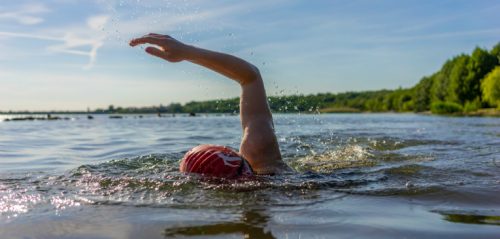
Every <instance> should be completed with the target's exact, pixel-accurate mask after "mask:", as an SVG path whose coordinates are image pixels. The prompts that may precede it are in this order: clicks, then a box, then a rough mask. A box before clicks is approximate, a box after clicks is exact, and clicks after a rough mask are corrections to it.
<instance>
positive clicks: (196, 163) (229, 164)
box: [180, 144, 253, 179]
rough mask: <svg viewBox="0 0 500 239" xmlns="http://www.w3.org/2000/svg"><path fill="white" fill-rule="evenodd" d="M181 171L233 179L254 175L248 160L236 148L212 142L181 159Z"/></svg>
mask: <svg viewBox="0 0 500 239" xmlns="http://www.w3.org/2000/svg"><path fill="white" fill-rule="evenodd" d="M180 171H181V172H185V173H198V174H202V175H205V176H210V177H219V178H231V179H234V178H241V177H250V176H252V175H253V171H252V168H251V167H250V165H249V164H248V162H247V161H246V160H245V159H243V158H242V157H241V156H240V155H239V154H238V153H236V152H235V151H234V150H232V149H230V148H228V147H225V146H218V145H210V144H203V145H199V146H196V147H194V148H192V149H191V150H189V151H188V152H187V153H186V155H184V158H183V159H182V161H181V165H180Z"/></svg>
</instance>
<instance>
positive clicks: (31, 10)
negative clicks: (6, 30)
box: [0, 3, 50, 25]
mask: <svg viewBox="0 0 500 239" xmlns="http://www.w3.org/2000/svg"><path fill="white" fill-rule="evenodd" d="M49 11H50V10H49V9H48V8H47V7H46V6H45V5H43V4H41V3H32V4H28V5H24V6H21V7H20V8H18V9H17V10H14V11H3V12H0V20H7V21H15V22H17V23H19V24H22V25H36V24H39V23H41V22H43V21H44V18H42V17H40V16H38V15H40V14H43V13H47V12H49Z"/></svg>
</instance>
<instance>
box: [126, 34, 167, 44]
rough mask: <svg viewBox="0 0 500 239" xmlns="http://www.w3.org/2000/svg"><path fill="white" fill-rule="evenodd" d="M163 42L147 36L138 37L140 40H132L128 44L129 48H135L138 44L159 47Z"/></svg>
mask: <svg viewBox="0 0 500 239" xmlns="http://www.w3.org/2000/svg"><path fill="white" fill-rule="evenodd" d="M163 41H164V39H160V38H156V37H151V36H149V37H140V38H136V39H132V40H131V41H130V43H129V44H130V46H137V45H140V44H146V43H149V44H153V45H157V46H161V45H163Z"/></svg>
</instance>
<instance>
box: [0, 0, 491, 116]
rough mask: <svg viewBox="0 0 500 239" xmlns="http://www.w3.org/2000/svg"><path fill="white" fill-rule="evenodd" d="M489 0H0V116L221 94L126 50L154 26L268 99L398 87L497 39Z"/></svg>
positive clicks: (222, 87) (188, 73)
mask: <svg viewBox="0 0 500 239" xmlns="http://www.w3.org/2000/svg"><path fill="white" fill-rule="evenodd" d="M499 12H500V2H499V1H486V0H484V1H482V0H478V1H469V0H467V1H463V0H441V1H437V0H418V1H410V0H408V1H397V0H377V1H372V0H361V1H360V0H349V1H347V0H343V1H337V0H330V1H305V0H304V1H295V0H288V1H285V0H276V1H272V0H267V1H266V0H262V1H261V0H253V1H218V0H158V1H147V0H123V1H120V0H85V1H84V0H81V1H77V0H45V1H34V0H32V1H24V0H17V1H2V4H1V5H0V83H1V85H0V111H7V110H66V109H67V110H85V109H87V107H90V108H91V109H95V108H97V107H107V105H109V104H114V105H115V106H150V105H159V104H164V105H166V104H169V103H171V102H182V103H184V102H187V101H190V100H205V99H217V98H229V97H234V96H237V95H238V94H239V87H238V86H237V85H236V84H235V83H234V82H232V81H230V80H226V79H224V78H223V77H221V76H218V75H217V74H214V73H212V72H210V71H208V70H205V69H202V68H200V67H197V66H194V65H192V64H190V63H187V62H182V63H177V64H171V63H167V62H162V61H161V60H159V59H155V58H152V57H149V56H148V55H146V54H145V53H144V52H143V51H142V49H140V48H130V47H129V46H128V41H129V39H130V38H132V37H137V36H141V35H144V34H147V33H149V32H156V33H165V34H170V35H171V36H173V37H175V38H178V39H180V40H183V41H185V42H187V43H189V44H194V45H197V46H200V47H206V48H210V49H213V50H218V51H223V52H227V53H231V54H235V55H237V56H240V57H242V58H244V59H246V60H248V61H250V62H252V63H253V64H255V65H257V66H258V67H259V68H260V70H261V73H262V74H263V77H264V80H265V82H266V87H267V91H268V95H283V94H296V93H302V94H309V93H319V92H344V91H361V90H376V89H383V88H385V89H394V88H397V87H399V86H402V87H410V86H413V85H414V84H416V83H417V82H418V81H419V80H420V78H421V77H422V76H424V75H429V74H431V73H433V72H435V71H436V70H438V69H439V68H440V67H441V65H442V64H443V63H444V61H445V60H446V59H448V58H450V57H452V56H454V55H457V54H460V53H469V52H471V51H472V49H473V48H474V47H475V46H480V47H485V48H488V49H489V48H491V47H492V46H493V45H494V44H496V43H497V42H498V41H500V17H498V13H499Z"/></svg>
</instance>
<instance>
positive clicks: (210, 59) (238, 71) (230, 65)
mask: <svg viewBox="0 0 500 239" xmlns="http://www.w3.org/2000/svg"><path fill="white" fill-rule="evenodd" d="M186 52H187V53H186V58H185V60H187V61H190V62H192V63H195V64H198V65H201V66H204V67H206V68H209V69H211V70H213V71H215V72H218V73H220V74H222V75H224V76H226V77H228V78H230V79H233V80H235V81H237V82H238V83H240V85H242V86H244V85H246V84H249V83H251V82H254V81H256V80H258V81H261V77H260V73H259V70H258V69H257V67H255V66H254V65H252V64H250V63H248V62H247V61H245V60H243V59H240V58H238V57H235V56H232V55H228V54H225V53H220V52H215V51H210V50H206V49H202V48H197V47H194V46H189V47H188V48H187V50H186Z"/></svg>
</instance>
